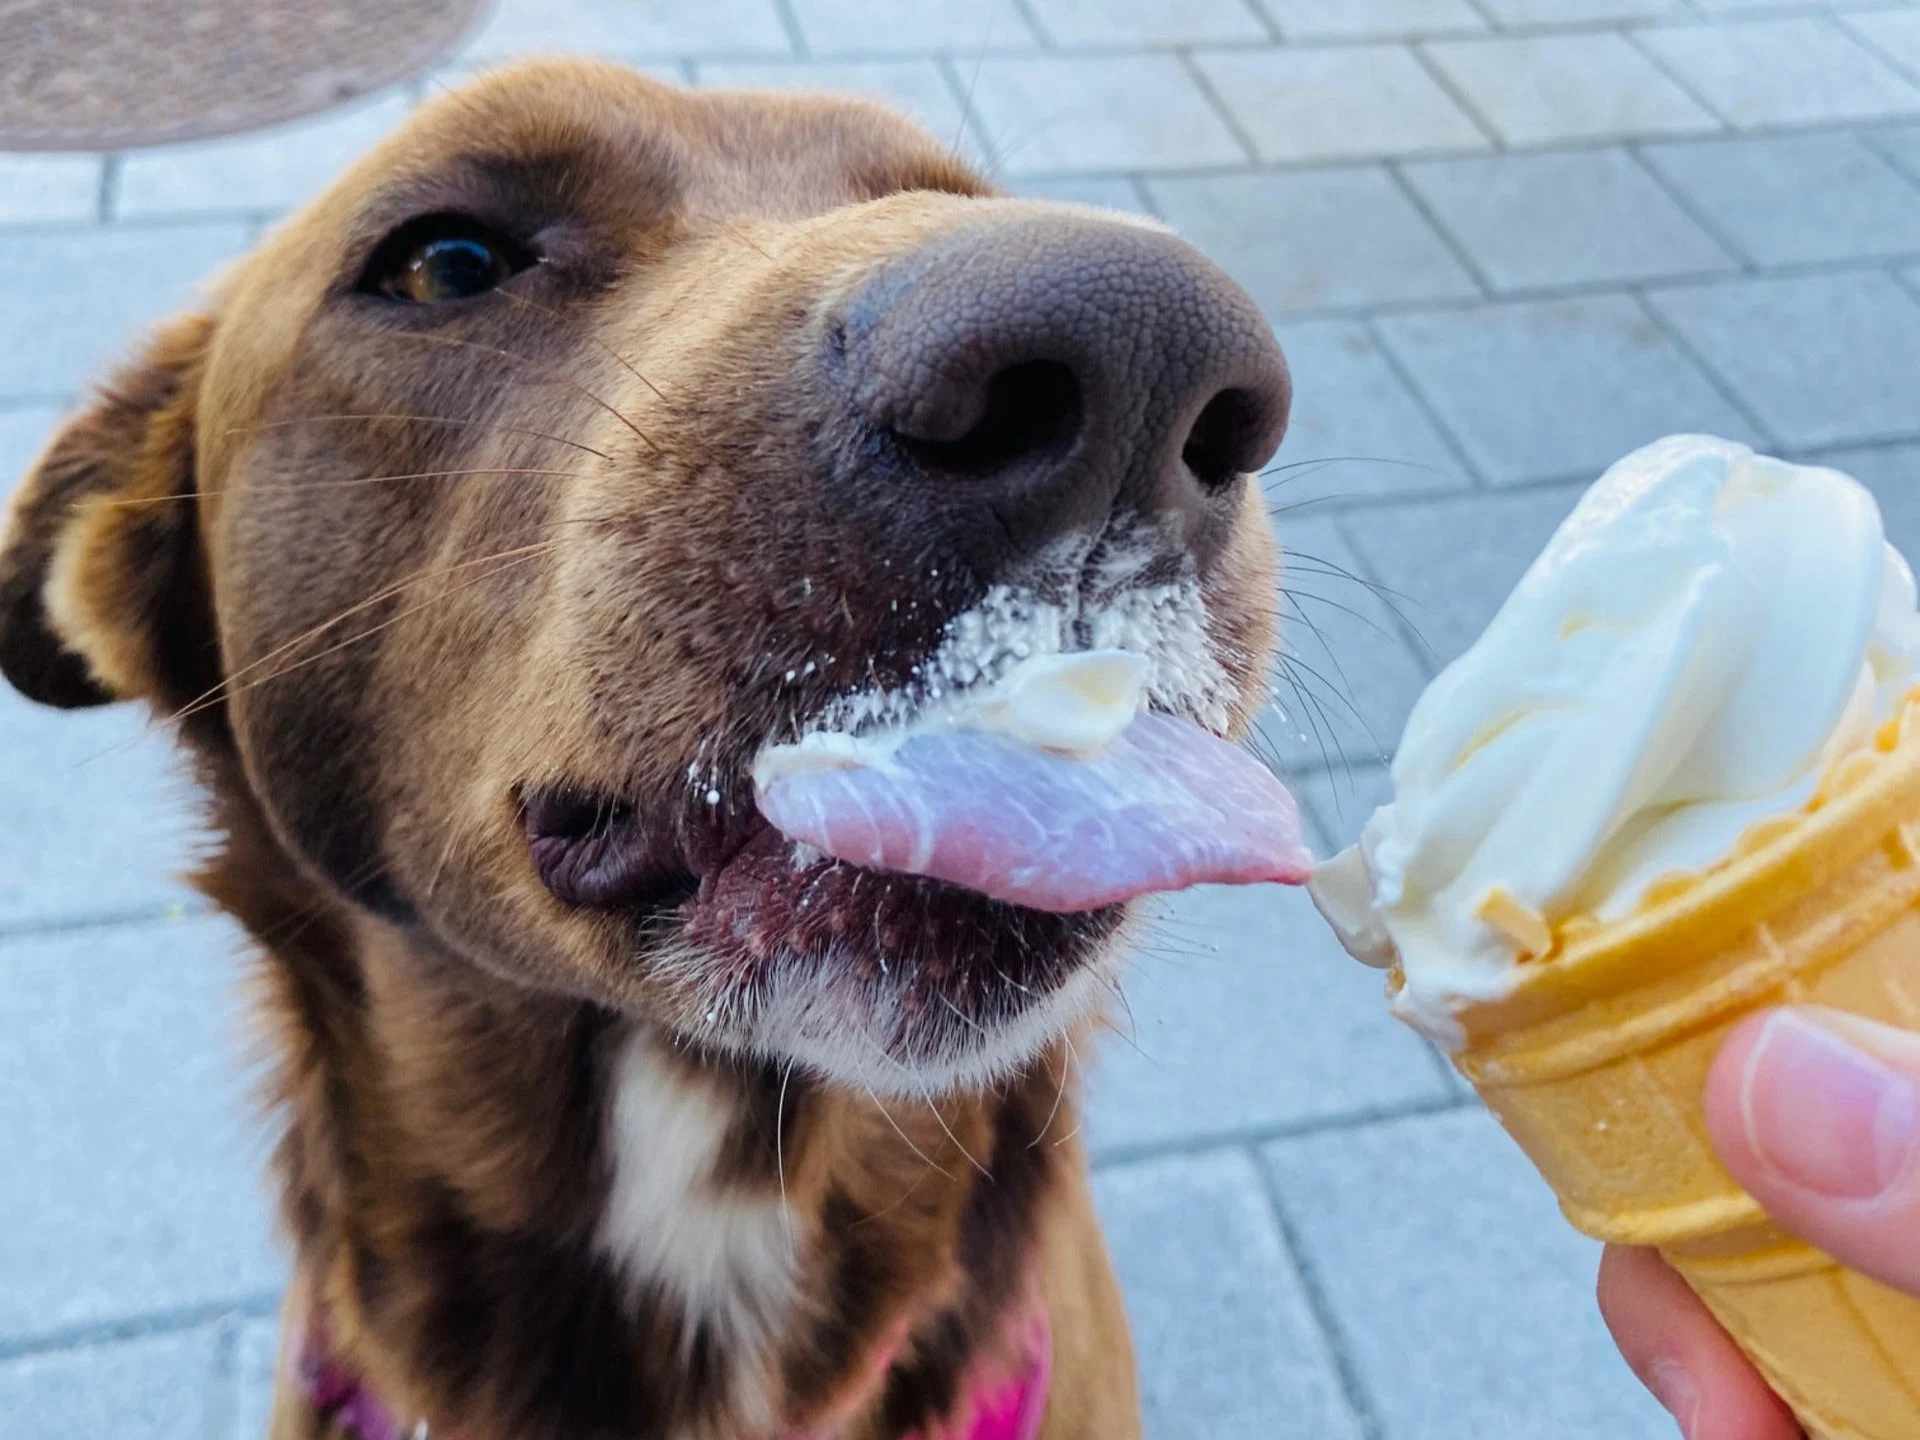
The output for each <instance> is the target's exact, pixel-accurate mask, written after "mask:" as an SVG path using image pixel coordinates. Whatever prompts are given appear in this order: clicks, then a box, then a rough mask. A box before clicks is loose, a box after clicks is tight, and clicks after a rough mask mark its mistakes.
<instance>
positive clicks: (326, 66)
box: [0, 0, 487, 150]
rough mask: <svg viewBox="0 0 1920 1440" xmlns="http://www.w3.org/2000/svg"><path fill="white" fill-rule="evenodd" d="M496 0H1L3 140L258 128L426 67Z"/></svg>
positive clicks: (85, 141) (96, 140)
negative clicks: (489, 0) (491, 0)
mask: <svg viewBox="0 0 1920 1440" xmlns="http://www.w3.org/2000/svg"><path fill="white" fill-rule="evenodd" d="M486 8H487V0H0V150H118V149H125V148H129V147H132V146H139V145H165V144H170V143H172V142H174V141H179V140H197V139H202V138H205V137H207V136H210V135H226V134H231V133H232V132H234V131H237V130H251V129H254V128H256V127H259V126H262V125H270V124H273V123H274V122H275V121H280V120H291V119H294V118H295V117H297V116H301V115H310V114H312V113H314V112H315V111H318V110H325V109H328V108H329V107H331V106H335V105H340V104H343V103H345V102H346V101H349V100H352V99H354V98H355V97H357V96H360V95H365V94H366V93H368V92H369V91H372V90H378V89H380V88H381V87H382V86H386V85H391V84H393V83H394V82H396V81H398V80H404V79H407V78H409V77H410V76H413V75H416V74H418V73H419V72H420V71H422V70H425V69H426V68H428V67H429V66H430V65H432V64H433V63H434V62H435V61H437V60H439V59H441V58H442V57H444V56H445V55H446V54H447V53H448V52H449V51H451V50H452V49H453V48H454V46H455V45H457V44H458V43H459V42H460V41H461V40H462V39H463V38H464V37H465V36H466V35H467V34H468V33H469V32H470V31H471V30H472V29H473V28H474V27H475V26H476V25H477V23H478V22H479V19H480V16H481V13H482V12H483V11H484V10H485V9H486Z"/></svg>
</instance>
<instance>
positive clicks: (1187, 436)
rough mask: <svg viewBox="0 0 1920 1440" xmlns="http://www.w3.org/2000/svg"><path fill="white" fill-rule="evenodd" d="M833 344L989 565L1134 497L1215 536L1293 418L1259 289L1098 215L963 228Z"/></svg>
mask: <svg viewBox="0 0 1920 1440" xmlns="http://www.w3.org/2000/svg"><path fill="white" fill-rule="evenodd" d="M833 338H834V341H835V345H834V348H835V349H837V350H839V351H840V353H839V354H838V355H834V356H831V357H830V362H829V363H830V365H831V366H832V368H834V369H837V370H838V371H839V376H840V383H841V384H842V385H843V386H844V387H845V391H846V394H847V396H848V398H849V399H850V401H851V403H852V405H853V407H854V409H855V410H856V411H857V412H858V413H859V415H860V416H861V417H862V419H864V421H865V422H866V423H867V425H869V426H870V427H872V428H873V429H874V430H877V431H879V432H881V433H882V434H884V435H885V436H886V437H888V438H889V439H890V440H891V442H892V448H893V449H894V451H895V452H896V455H897V457H899V458H898V460H897V463H896V464H895V465H894V466H893V467H890V469H891V470H892V471H893V473H894V475H895V476H897V477H899V478H901V479H904V480H905V481H906V482H908V483H912V484H915V485H917V486H921V487H927V489H928V490H929V491H930V492H931V493H930V494H928V495H923V496H922V497H920V498H921V499H922V500H923V501H926V502H928V503H930V504H931V505H932V506H933V508H934V510H935V512H936V513H938V514H940V515H942V516H944V517H946V518H947V519H949V520H950V521H953V522H956V524H957V525H959V528H964V529H965V530H967V531H969V532H971V533H972V534H974V535H975V536H976V537H985V538H984V539H978V538H977V539H976V543H974V544H972V545H970V546H969V547H968V548H969V549H970V550H972V551H974V552H975V553H974V555H973V556H972V557H971V558H973V559H974V561H975V564H976V568H979V569H981V570H983V571H984V572H987V573H988V574H989V575H993V574H996V573H998V572H1004V571H1006V570H1008V569H1010V568H1012V567H1013V566H1015V565H1017V563H1018V562H1019V560H1021V559H1023V558H1025V557H1026V556H1028V555H1031V554H1033V553H1036V552H1039V551H1041V550H1043V549H1045V548H1046V547H1047V545H1048V544H1049V542H1051V541H1053V540H1055V539H1056V538H1058V537H1061V536H1063V535H1065V534H1067V533H1069V532H1071V531H1074V530H1098V529H1099V528H1100V527H1101V526H1102V525H1104V524H1105V523H1106V521H1107V519H1108V517H1109V516H1111V515H1113V514H1114V512H1115V511H1116V509H1120V508H1125V509H1129V510H1131V511H1132V512H1134V514H1135V515H1137V516H1138V517H1139V518H1141V519H1147V520H1152V521H1157V522H1161V523H1163V524H1169V525H1171V526H1172V528H1173V534H1172V536H1171V537H1170V538H1172V539H1173V540H1174V541H1175V542H1176V543H1182V544H1189V545H1192V544H1195V543H1197V541H1198V540H1199V538H1200V536H1201V534H1202V532H1203V531H1204V530H1205V528H1206V526H1207V523H1208V521H1209V520H1210V519H1211V520H1216V521H1217V520H1218V517H1219V515H1220V513H1221V510H1222V508H1223V506H1224V504H1225V501H1224V500H1223V498H1222V497H1223V494H1224V492H1227V491H1229V490H1230V489H1231V487H1233V486H1234V485H1235V484H1236V483H1237V481H1238V477H1240V476H1241V475H1242V474H1244V473H1246V472H1248V471H1253V470H1258V469H1259V468H1260V467H1261V466H1263V465H1264V464H1266V462H1267V461H1268V460H1269V459H1270V458H1271V457H1272V455H1273V452H1274V450H1275V449H1276V447H1278V445H1279V443H1280V437H1281V434H1282V433H1283V432H1284V431H1285V429H1286V421H1287V407H1288V402H1289V398H1290V386H1289V383H1288V377H1287V366H1286V361H1285V359H1284V358H1283V357H1282V355H1281V353H1280V347H1279V345H1278V343H1277V342H1276V341H1275V340H1274V338H1273V332H1272V330H1271V329H1270V328H1269V327H1268V325H1267V323H1266V321H1265V319H1264V318H1262V316H1261V314H1260V311H1259V308H1258V307H1257V306H1256V305H1255V304H1254V302H1253V300H1252V299H1251V297H1249V296H1248V295H1247V293H1246V292H1245V291H1244V290H1242V289H1241V288H1240V287H1239V286H1238V285H1236V284H1235V283H1234V282H1233V281H1232V280H1231V279H1229V278H1228V277H1227V275H1226V274H1225V273H1224V272H1222V271H1221V270H1219V269H1218V268H1217V267H1215V266H1214V265H1213V264H1212V263H1210V262H1209V261H1208V260H1206V259H1205V258H1204V257H1203V256H1201V255H1200V253H1199V252H1198V251H1196V250H1194V249H1193V248H1192V247H1191V246H1189V245H1187V244H1186V243H1185V242H1183V241H1181V240H1179V239H1177V238H1176V237H1174V236H1172V235H1170V234H1167V233H1166V232H1164V231H1160V230H1155V229H1149V228H1146V227H1144V226H1139V225H1134V224H1129V223H1124V222H1120V221H1110V220H1104V219H1101V218H1099V217H1097V216H1091V215H1089V216H1085V217H1082V216H1078V215H1065V216H1063V215H1059V214H1046V215H1027V216H1023V217H1020V218H1017V219H1014V220H1011V221H1004V222H998V223H993V222H985V223H979V224H976V225H971V226H968V227H966V228H965V229H962V230H960V231H957V232H953V233H950V234H948V235H945V236H943V237H941V238H939V239H937V240H935V241H933V242H931V243H930V244H928V245H926V246H924V247H922V248H921V249H919V250H916V251H913V252H910V253H908V254H906V255H904V256H902V257H900V258H899V259H896V260H894V261H892V262H890V263H889V264H888V265H886V266H885V267H884V268H883V269H882V270H880V271H879V273H877V274H875V275H874V276H872V277H871V278H870V279H869V280H867V281H866V282H865V283H864V284H863V285H862V286H861V288H860V289H859V290H858V291H856V292H855V294H854V296H853V298H852V299H851V300H850V301H849V302H848V304H847V305H846V308H845V309H844V311H843V312H842V314H841V317H840V324H839V325H838V326H836V327H835V329H834V332H833ZM903 470H904V475H902V473H901V472H902V471H903ZM969 515H972V516H974V517H976V518H979V517H985V518H986V520H987V522H988V523H985V524H979V525H972V526H966V525H964V523H963V522H964V520H965V518H966V517H967V516H969ZM983 551H984V552H990V553H982V552H983Z"/></svg>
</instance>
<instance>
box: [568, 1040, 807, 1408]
mask: <svg viewBox="0 0 1920 1440" xmlns="http://www.w3.org/2000/svg"><path fill="white" fill-rule="evenodd" d="M665 1043H666V1042H664V1041H662V1040H661V1039H660V1038H658V1037H656V1036H652V1035H648V1034H646V1033H644V1032H642V1031H638V1030H636V1031H635V1032H634V1033H633V1034H631V1035H630V1036H629V1037H628V1038H627V1039H626V1041H625V1042H624V1043H623V1044H622V1046H621V1050H620V1054H619V1057H618V1059H617V1061H616V1062H615V1064H614V1067H613V1072H612V1081H613V1095H612V1104H611V1106H610V1116H609V1122H608V1133H607V1140H608V1155H609V1158H610V1160H611V1162H612V1167H613V1183H612V1186H611V1189H610V1193H609V1195H608V1201H607V1210H606V1214H605V1215H604V1216H603V1217H602V1219H601V1223H600V1232H599V1241H600V1245H601V1248H602V1250H603V1251H604V1252H605V1253H606V1254H607V1256H608V1257H609V1258H610V1259H611V1260H612V1261H613V1262H614V1263H615V1265H617V1266H618V1267H619V1269H620V1271H621V1273H622V1274H623V1275H624V1276H625V1277H626V1278H627V1279H628V1280H629V1281H630V1282H631V1283H632V1284H633V1285H634V1287H635V1288H636V1290H640V1291H654V1292H658V1293H663V1294H664V1295H666V1296H668V1297H670V1298H671V1299H672V1300H674V1301H677V1302H678V1303H679V1304H680V1305H681V1306H682V1307H684V1309H685V1311H686V1319H687V1322H688V1332H689V1334H691V1333H692V1330H693V1328H694V1327H696V1326H701V1327H704V1328H706V1329H707V1330H708V1331H709V1332H711V1333H712V1334H714V1335H715V1337H716V1338H718V1339H719V1340H720V1341H721V1342H722V1343H723V1344H725V1345H727V1346H728V1347H729V1348H732V1349H734V1350H736V1351H737V1352H738V1353H739V1355H740V1359H741V1361H742V1362H744V1363H743V1364H742V1366H741V1371H742V1372H743V1373H752V1372H754V1371H757V1370H758V1369H759V1368H760V1367H759V1366H757V1365H756V1364H755V1363H753V1362H754V1361H755V1360H756V1359H757V1358H759V1357H758V1356H757V1354H756V1353H755V1352H757V1351H759V1350H760V1348H761V1346H762V1344H763V1343H764V1342H765V1341H766V1340H767V1339H769V1338H770V1337H771V1336H772V1335H773V1334H774V1333H776V1332H777V1330H778V1329H779V1327H780V1325H781V1323H782V1321H783V1320H784V1319H785V1317H786V1315H787V1313H788V1311H789V1310H790V1309H791V1307H792V1304H793V1300H794V1288H795V1270H796V1265H795V1256H794V1245H795V1243H796V1242H795V1235H794V1226H795V1223H796V1222H795V1221H794V1219H793V1218H792V1217H791V1216H790V1215H789V1214H788V1212H787V1209H786V1206H785V1205H784V1203H783V1202H782V1201H781V1200H779V1199H778V1198H769V1197H766V1196H763V1195H761V1194H760V1193H758V1192H753V1193H740V1192H737V1191H730V1190H729V1189H728V1188H726V1187H725V1186H723V1185H721V1184H718V1183H716V1182H715V1178H714V1166H715V1162H716V1160H717V1159H718V1157H719V1154H720V1150H721V1147H722V1145H723V1144H724V1143H725V1142H726V1138H727V1134H728V1131H729V1130H730V1128H731V1127H732V1124H733V1122H734V1120H735V1118H736V1111H735V1107H734V1106H733V1104H732V1103H731V1102H730V1101H729V1099H728V1097H727V1096H726V1095H724V1094H723V1093H722V1092H721V1091H720V1089H719V1088H718V1087H717V1086H715V1085H714V1084H712V1083H711V1082H710V1081H708V1080H707V1079H706V1078H705V1077H703V1076H700V1075H696V1074H691V1073H689V1071H688V1070H687V1068H686V1067H684V1066H680V1065H675V1064H673V1063H671V1062H670V1060H669V1058H668V1056H667V1054H666V1052H665V1050H664V1048H663V1047H664V1045H665ZM742 1398H743V1399H744V1398H745V1397H742Z"/></svg>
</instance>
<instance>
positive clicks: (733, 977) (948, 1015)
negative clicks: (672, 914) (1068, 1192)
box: [667, 830, 1127, 1098]
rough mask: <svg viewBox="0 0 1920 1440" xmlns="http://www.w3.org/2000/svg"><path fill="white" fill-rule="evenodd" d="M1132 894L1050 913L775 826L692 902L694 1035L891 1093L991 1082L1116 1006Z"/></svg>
mask: <svg viewBox="0 0 1920 1440" xmlns="http://www.w3.org/2000/svg"><path fill="white" fill-rule="evenodd" d="M1126 915H1127V909H1126V907H1125V906H1117V905H1116V906H1107V907H1105V908H1103V909H1100V910H1094V911H1087V912H1084V913H1078V914H1051V913H1046V912H1042V911H1036V910H1029V909H1024V908H1022V907H1020V906H1016V905H1009V904H1005V903H1003V902H1000V901H996V900H990V899H988V898H986V897H985V896H981V895H977V894H974V893H973V892H971V891H967V890H962V889H959V888H957V887H955V886H952V885H947V884H944V883H942V882H939V881H934V880H927V879H922V878H918V877H914V876H902V875H883V874H879V873H876V872H874V871H870V870H863V869H859V868H857V867H855V866H851V865H846V864H842V863H840V862H837V861H833V860H828V859H824V858H821V857H818V856H810V855H807V854H806V853H805V852H804V851H803V852H800V853H798V854H796V852H795V849H794V847H793V846H792V844H791V843H790V842H787V841H786V840H784V839H782V838H781V837H780V836H778V835H777V834H775V833H774V832H772V831H771V830H768V831H766V832H765V833H764V834H763V835H760V836H758V837H756V838H755V839H754V840H753V841H752V842H751V843H749V844H748V845H747V846H745V847H744V848H743V849H742V850H741V851H740V852H739V853H738V854H736V855H735V856H734V857H733V858H732V859H730V860H729V861H728V862H727V863H726V865H725V866H724V867H722V868H721V869H720V870H718V871H717V872H715V873H713V874H711V875H709V876H707V877H706V878H705V879H703V881H702V883H701V885H700V889H699V893H698V894H697V895H695V896H694V897H693V898H691V899H689V900H688V901H686V902H685V903H684V904H683V905H682V906H681V907H680V910H679V913H678V916H677V924H676V925H675V926H674V930H675V932H676V933H675V936H674V941H673V943H672V944H670V946H669V947H668V948H669V950H670V951H671V952H672V953H671V955H670V957H668V958H667V963H668V964H669V965H670V966H671V967H672V968H673V970H674V972H675V976H674V978H675V981H676V982H677V983H676V984H675V988H676V989H677V990H679V991H680V992H681V993H682V994H683V995H685V996H687V997H688V999H689V1000H691V1001H692V1006H691V1008H692V1010H693V1011H694V1012H695V1013H692V1014H689V1015H686V1016H685V1017H683V1024H682V1026H681V1028H682V1029H683V1031H684V1033H685V1034H686V1035H687V1038H689V1039H690V1040H693V1041H695V1042H697V1043H699V1044H701V1045H703V1046H705V1047H708V1048H712V1049H717V1050H721V1051H724V1052H728V1053H733V1054H737V1055H742V1056H751V1057H753V1058H755V1059H758V1060H761V1061H769V1062H772V1063H775V1064H782V1065H794V1066H798V1067H800V1068H801V1069H803V1070H805V1071H808V1072H811V1073H812V1074H814V1075H816V1076H817V1077H819V1078H821V1079H824V1080H826V1081H828V1082H831V1083H840V1084H844V1085H847V1086H849V1087H852V1088H855V1089H861V1090H866V1091H869V1092H872V1093H874V1094H876V1095H902V1096H915V1097H920V1098H924V1097H926V1096H928V1095H932V1094H938V1093H943V1092H950V1091H955V1090H967V1089H979V1088H983V1087H986V1086H989V1085H992V1084H993V1083H995V1082H996V1081H999V1080H1001V1079H1004V1078H1005V1077H1006V1076H1007V1075H1009V1074H1011V1073H1012V1072H1014V1071H1016V1070H1018V1069H1020V1068H1021V1067H1022V1066H1024V1065H1026V1064H1029V1063H1031V1062H1032V1061H1033V1060H1034V1058H1035V1057H1036V1056H1037V1055H1039V1054H1040V1052H1041V1051H1042V1050H1043V1049H1045V1047H1046V1046H1047V1045H1048V1044H1049V1043H1051V1042H1052V1041H1053V1040H1055V1039H1056V1038H1057V1037H1059V1036H1060V1035H1062V1034H1063V1033H1065V1032H1067V1031H1068V1030H1070V1029H1071V1028H1072V1027H1073V1026H1075V1025H1076V1024H1078V1023H1079V1022H1081V1021H1082V1020H1084V1019H1086V1018H1087V1017H1088V1016H1089V1015H1091V1014H1093V1013H1094V1012H1096V1011H1097V1010H1098V1009H1099V1006H1100V1001H1101V997H1102V996H1103V995H1104V994H1105V993H1107V988H1108V986H1109V985H1110V984H1111V983H1112V980H1113V971H1114V968H1115V967H1116V965H1117V963H1118V961H1117V952H1118V950H1119V940H1120V935H1121V931H1122V929H1123V927H1124V925H1125V921H1126Z"/></svg>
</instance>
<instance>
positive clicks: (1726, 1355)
mask: <svg viewBox="0 0 1920 1440" xmlns="http://www.w3.org/2000/svg"><path fill="white" fill-rule="evenodd" d="M1600 1313H1601V1315H1603V1316H1604V1317H1605V1318H1606V1322H1607V1328H1608V1329H1609V1330H1611V1331H1612V1332H1613V1339H1614V1343H1615V1344H1616V1345H1618V1346H1619V1347H1620V1353H1621V1354H1622V1355H1624V1356H1625V1357H1626V1360H1627V1364H1628V1365H1629V1366H1630V1367H1631V1368H1632V1370H1633V1373H1634V1374H1636V1375H1638V1376H1639V1377H1640V1383H1641V1384H1643V1385H1645V1386H1646V1387H1647V1389H1648V1390H1650V1391H1652V1392H1653V1397H1654V1398H1655V1399H1656V1400H1658V1401H1659V1402H1660V1403H1661V1404H1662V1405H1664V1406H1666V1407H1667V1410H1668V1412H1669V1413H1671V1414H1672V1416H1673V1418H1674V1419H1675V1420H1676V1421H1678V1422H1679V1425H1680V1433H1681V1434H1682V1435H1684V1436H1686V1437H1687V1440H1800V1427H1799V1425H1798V1424H1796V1423H1795V1421H1794V1419H1793V1416H1792V1414H1791V1413H1790V1412H1789V1411H1788V1409H1787V1407H1786V1406H1785V1405H1784V1404H1782V1403H1781V1401H1780V1400H1779V1399H1778V1398H1777V1397H1775V1395H1774V1393H1773V1392H1772V1391H1771V1390H1769V1389H1768V1388H1767V1386H1766V1382H1764V1381H1763V1380H1761V1378H1760V1376H1759V1374H1758V1373H1757V1372H1756V1371H1755V1370H1754V1368H1753V1366H1752V1365H1750V1364H1749V1363H1748V1362H1747V1358H1746V1357H1745V1356H1744V1355H1742V1354H1741V1353H1740V1349H1739V1347H1738V1346H1736V1345H1735V1344H1734V1343H1733V1341H1732V1340H1731V1339H1729V1338H1728V1336H1727V1332H1726V1331H1724V1330H1722V1329H1721V1328H1720V1324H1719V1322H1718V1321H1716V1320H1715V1319H1714V1318H1713V1315H1712V1314H1711V1313H1710V1312H1709V1311H1708V1309H1707V1307H1706V1306H1705V1305H1703V1304H1702V1303H1701V1302H1700V1297H1699V1296H1697V1295H1695V1294H1694V1293H1693V1291H1692V1290H1690V1289H1688V1288H1687V1282H1686V1281H1684V1280H1682V1279H1681V1278H1680V1277H1679V1276H1678V1275H1676V1274H1675V1273H1674V1272H1673V1270H1672V1269H1671V1268H1670V1267H1669V1266H1668V1265H1667V1262H1666V1261H1664V1260H1662V1259H1661V1258H1660V1256H1659V1255H1658V1254H1657V1253H1656V1252H1655V1251H1652V1250H1630V1249H1627V1248H1625V1247H1623V1246H1619V1245H1609V1246H1608V1247H1607V1252H1606V1254H1605V1255H1604V1256H1602V1257H1601V1260H1600Z"/></svg>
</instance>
